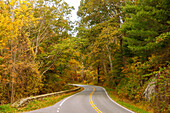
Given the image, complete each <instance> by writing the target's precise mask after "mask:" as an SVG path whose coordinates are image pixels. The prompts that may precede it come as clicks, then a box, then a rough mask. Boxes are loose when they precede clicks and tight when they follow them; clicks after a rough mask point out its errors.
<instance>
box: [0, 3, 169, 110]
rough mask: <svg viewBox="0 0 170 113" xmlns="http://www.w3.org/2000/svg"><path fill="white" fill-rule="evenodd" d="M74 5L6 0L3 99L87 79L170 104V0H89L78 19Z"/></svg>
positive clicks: (1, 25) (157, 105) (0, 26)
mask: <svg viewBox="0 0 170 113" xmlns="http://www.w3.org/2000/svg"><path fill="white" fill-rule="evenodd" d="M72 10H74V7H72V6H69V5H68V4H67V3H66V2H63V0H25V1H24V0H1V1H0V105H3V104H7V103H13V102H15V101H17V100H18V99H21V98H24V97H29V96H32V95H38V94H45V93H50V92H55V91H60V90H63V89H64V88H65V87H64V86H65V85H67V84H68V83H83V84H95V85H100V86H106V87H109V88H112V89H115V90H116V92H117V94H118V95H119V96H120V97H125V98H127V99H129V100H132V101H133V102H134V103H138V102H141V101H149V102H150V103H151V105H152V107H153V108H154V111H155V112H160V113H162V112H168V110H169V109H168V106H169V104H170V103H169V102H170V101H169V98H170V97H169V82H170V77H169V75H170V72H169V70H170V69H169V68H170V29H169V28H170V1H169V0H81V2H80V6H79V9H78V12H77V15H78V17H79V21H77V22H76V26H77V27H75V26H74V24H75V23H74V22H72V21H71V20H70V16H71V11H72ZM74 32H77V36H74V35H72V34H74ZM148 84H152V85H153V86H154V91H153V93H152V94H151V95H149V96H146V94H144V92H145V90H146V87H148Z"/></svg>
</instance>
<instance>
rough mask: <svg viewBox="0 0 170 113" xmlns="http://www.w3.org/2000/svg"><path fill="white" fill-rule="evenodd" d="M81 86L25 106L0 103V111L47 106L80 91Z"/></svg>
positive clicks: (20, 110)
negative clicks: (18, 106) (14, 106)
mask: <svg viewBox="0 0 170 113" xmlns="http://www.w3.org/2000/svg"><path fill="white" fill-rule="evenodd" d="M82 90H83V88H81V89H80V90H78V91H76V92H70V93H67V94H63V95H59V96H51V97H46V98H44V99H43V100H40V101H38V100H34V101H32V102H29V104H28V105H27V106H25V107H22V108H18V109H17V108H13V107H11V106H10V104H6V105H1V106H0V113H19V112H26V111H32V110H36V109H40V108H44V107H48V106H52V105H54V104H55V103H57V102H59V101H60V100H62V99H64V98H66V97H68V96H71V95H73V94H75V93H77V92H80V91H82Z"/></svg>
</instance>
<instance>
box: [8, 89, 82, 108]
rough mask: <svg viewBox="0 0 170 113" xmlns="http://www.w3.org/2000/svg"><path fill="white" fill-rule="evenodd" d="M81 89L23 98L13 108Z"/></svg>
mask: <svg viewBox="0 0 170 113" xmlns="http://www.w3.org/2000/svg"><path fill="white" fill-rule="evenodd" d="M80 88H81V87H78V86H77V88H75V89H71V90H65V91H59V92H54V93H48V94H42V95H38V96H33V97H27V98H23V99H20V100H18V101H16V102H15V103H13V104H12V105H11V106H12V107H15V108H19V107H24V106H26V105H27V104H28V103H29V102H30V101H33V100H42V99H43V98H46V97H50V96H57V95H61V94H67V93H70V92H74V91H77V90H79V89H80Z"/></svg>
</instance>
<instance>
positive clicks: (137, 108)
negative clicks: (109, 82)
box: [103, 86, 153, 113]
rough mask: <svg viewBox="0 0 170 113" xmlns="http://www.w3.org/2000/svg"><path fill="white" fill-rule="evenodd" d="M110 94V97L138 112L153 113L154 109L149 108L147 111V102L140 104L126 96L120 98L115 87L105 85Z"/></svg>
mask: <svg viewBox="0 0 170 113" xmlns="http://www.w3.org/2000/svg"><path fill="white" fill-rule="evenodd" d="M103 87H104V88H105V89H106V91H107V93H108V95H109V96H110V98H112V99H113V100H114V101H115V102H117V103H118V104H120V105H122V106H124V107H125V108H127V109H129V110H132V111H134V112H136V113H153V110H152V109H151V110H149V111H147V110H146V109H147V107H148V105H147V103H138V104H134V103H133V102H131V101H129V100H127V99H125V98H120V97H119V96H118V95H117V94H116V93H115V91H114V89H111V88H108V87H105V86H103Z"/></svg>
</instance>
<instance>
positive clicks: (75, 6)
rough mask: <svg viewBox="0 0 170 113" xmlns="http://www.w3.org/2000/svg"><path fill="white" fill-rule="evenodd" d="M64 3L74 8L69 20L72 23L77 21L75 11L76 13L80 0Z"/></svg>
mask: <svg viewBox="0 0 170 113" xmlns="http://www.w3.org/2000/svg"><path fill="white" fill-rule="evenodd" d="M64 1H65V2H67V3H68V4H69V5H70V6H74V8H75V10H73V11H72V12H71V15H72V17H71V20H72V21H75V20H78V19H77V11H78V7H79V5H80V0H64Z"/></svg>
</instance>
